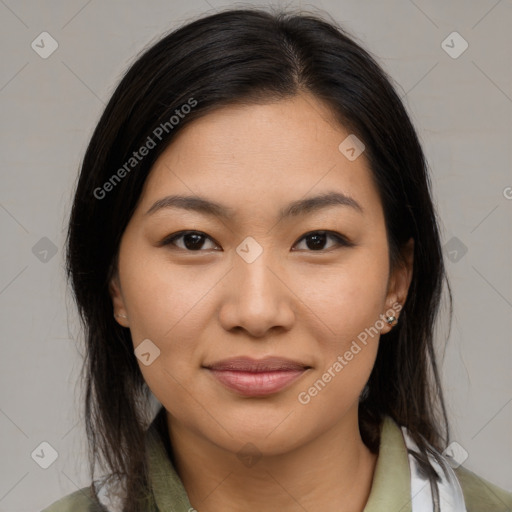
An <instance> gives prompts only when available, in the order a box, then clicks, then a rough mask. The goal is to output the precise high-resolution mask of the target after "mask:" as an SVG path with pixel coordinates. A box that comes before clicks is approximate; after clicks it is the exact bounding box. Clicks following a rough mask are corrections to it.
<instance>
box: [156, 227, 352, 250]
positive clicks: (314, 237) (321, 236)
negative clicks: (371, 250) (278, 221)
mask: <svg viewBox="0 0 512 512" xmlns="http://www.w3.org/2000/svg"><path fill="white" fill-rule="evenodd" d="M329 238H330V239H331V240H334V242H335V243H334V247H352V246H354V245H355V244H354V243H352V242H350V241H348V240H347V239H346V238H345V237H343V236H342V235H340V234H339V233H336V232H330V231H323V230H322V231H311V232H309V233H306V234H305V235H303V236H302V237H301V238H300V239H299V242H301V241H302V240H304V241H305V242H306V247H307V248H308V249H310V250H312V251H314V252H319V251H323V250H326V249H325V247H324V245H325V243H326V240H327V239H329ZM178 240H182V244H181V246H180V244H179V243H177V241H178ZM205 240H209V241H210V242H213V239H212V238H211V237H209V236H208V235H207V234H205V233H202V232H201V231H180V232H179V233H174V234H173V235H170V236H168V237H166V238H165V239H164V240H162V242H160V244H159V245H160V246H166V245H174V246H176V247H178V249H183V250H186V251H189V252H194V251H195V252H199V251H200V250H201V249H204V242H205ZM213 245H214V247H210V248H208V247H207V249H210V250H211V249H214V248H215V247H218V245H217V244H216V243H214V244H213ZM331 248H332V247H331Z"/></svg>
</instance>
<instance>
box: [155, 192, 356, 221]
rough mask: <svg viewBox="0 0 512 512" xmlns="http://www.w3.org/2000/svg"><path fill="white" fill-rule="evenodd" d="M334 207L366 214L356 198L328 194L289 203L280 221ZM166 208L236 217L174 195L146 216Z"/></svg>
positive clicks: (200, 199) (201, 201)
mask: <svg viewBox="0 0 512 512" xmlns="http://www.w3.org/2000/svg"><path fill="white" fill-rule="evenodd" d="M332 206H348V207H350V208H352V209H354V210H356V211H357V212H359V213H361V214H363V213H364V209H363V207H362V206H361V205H360V204H359V203H358V202H357V201H356V200H355V199H354V198H352V197H350V196H348V195H345V194H343V193H341V192H326V193H324V194H321V195H318V196H314V197H309V198H306V199H299V200H297V201H293V202H291V203H289V204H288V205H287V206H285V207H284V208H282V209H281V210H280V211H279V215H278V220H279V221H281V220H283V219H285V218H289V217H298V216H300V215H305V214H307V213H311V212H315V211H318V210H321V209H323V208H329V207H332ZM166 208H180V209H183V210H188V211H195V212H199V213H203V214H206V215H210V216H217V217H221V218H223V219H226V220H227V219H229V218H230V217H234V214H235V210H234V208H230V207H228V206H225V205H222V204H219V203H216V202H214V201H210V200H209V199H205V198H203V197H199V196H183V195H172V196H166V197H162V198H161V199H158V201H156V202H155V203H154V204H153V205H152V206H151V208H149V210H148V211H147V212H146V214H145V215H151V214H153V213H155V212H157V211H159V210H162V209H166Z"/></svg>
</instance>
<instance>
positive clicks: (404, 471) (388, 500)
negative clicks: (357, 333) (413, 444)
mask: <svg viewBox="0 0 512 512" xmlns="http://www.w3.org/2000/svg"><path fill="white" fill-rule="evenodd" d="M155 423H156V418H155V421H153V423H152V424H151V426H150V427H149V429H148V430H147V432H146V443H147V449H148V452H147V453H148V457H149V471H150V479H151V482H152V492H153V496H154V500H155V503H156V506H157V509H155V510H151V511H148V512H190V511H193V510H194V509H193V507H192V506H191V504H190V502H189V500H188V496H187V493H186V491H185V488H184V487H183V484H182V482H181V480H180V478H179V476H178V474H177V473H176V470H175V469H174V467H173V465H172V462H171V460H170V458H169V455H168V451H167V448H166V446H165V445H164V442H163V440H162V437H161V435H160V434H159V433H158V429H157V427H156V424H155ZM454 471H455V474H456V475H457V478H458V480H459V483H460V486H461V488H462V492H463V494H464V500H465V502H466V509H467V512H512V493H510V492H507V491H504V490H503V489H501V488H499V487H497V486H495V485H493V484H492V483H490V482H488V481H487V480H484V479H483V478H481V477H479V476H477V475H476V474H474V473H472V472H471V471H469V470H468V469H465V468H464V467H462V466H459V467H458V468H456V469H455V470H454ZM410 478H411V476H410V469H409V461H408V457H407V448H406V445H405V442H404V438H403V435H402V432H401V430H400V427H399V426H398V425H397V424H396V423H395V422H394V421H393V420H392V419H391V418H389V417H386V418H385V419H384V421H383V422H382V426H381V441H380V447H379V455H378V458H377V464H376V467H375V474H374V477H373V483H372V487H371V491H370V496H369V498H368V502H367V504H366V506H365V508H364V512H411V483H410ZM42 512H108V511H107V509H106V508H105V507H103V506H102V505H100V504H98V503H96V504H95V503H94V502H93V500H92V498H91V490H90V488H89V487H85V488H83V489H80V490H78V491H76V492H74V493H72V494H69V495H68V496H65V497H64V498H62V499H60V500H59V501H57V502H55V503H53V504H52V505H50V506H49V507H48V508H45V509H44V510H43V511H42Z"/></svg>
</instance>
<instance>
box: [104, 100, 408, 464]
mask: <svg viewBox="0 0 512 512" xmlns="http://www.w3.org/2000/svg"><path fill="white" fill-rule="evenodd" d="M349 135H350V133H349V132H347V131H346V130H344V129H343V128H341V127H340V126H338V125H337V124H335V123H334V121H333V120H332V119H331V118H330V116H329V112H328V110H327V108H326V107H325V106H323V105H322V104H321V103H319V102H318V101H317V100H316V99H315V98H314V97H312V96H309V95H300V96H296V97H294V98H293V99H289V100H285V101H279V102H274V103H271V104H266V105H250V106H233V107H228V108H223V109H221V110H218V111H216V112H214V113H211V114H208V115H206V116H205V117H203V118H201V119H198V120H196V121H194V122H193V123H191V124H190V125H188V126H187V127H185V128H184V129H183V130H182V131H181V132H180V133H179V134H178V136H177V137H176V138H175V139H174V141H173V143H172V145H171V146H169V147H168V148H167V149H166V151H165V152H164V153H163V154H162V155H161V156H160V157H159V159H158V160H157V161H156V163H155V165H154V167H153V169H152V170H151V173H150V174H149V176H148V179H147V181H146V183H145V187H144V189H143V192H142V195H141V198H140V202H139V204H138V207H137V209H136V211H135V212H134V214H133V216H132V218H131V220H130V222H129V224H128V226H127V228H126V231H125V232H124V234H123V237H122V240H121V245H120V253H119V266H118V276H116V278H114V279H113V280H112V282H111V294H112V297H113V301H114V309H115V312H116V313H117V314H124V315H126V316H127V319H123V318H118V321H119V322H120V323H122V325H124V326H126V327H129V329H130V331H131V336H132V339H133V344H134V348H137V352H136V354H137V356H138V362H139V366H140V369H141V371H142V374H143V376H144V379H145V381H146V382H147V384H148V386H149V387H150V389H151V390H152V392H153V393H154V395H155V396H156V397H157V398H158V400H159V401H160V402H161V403H162V404H163V405H164V406H165V408H166V409H167V411H168V416H169V419H170V423H171V424H174V425H176V427H177V428H182V429H186V430H187V431H188V432H192V433H193V434H194V435H196V436H198V437H199V438H201V439H202V440H203V441H209V442H211V443H214V444H215V445H217V446H220V447H223V448H225V449H227V450H230V451H232V452H238V451H239V450H240V449H241V448H242V447H243V446H244V445H245V444H246V443H248V442H251V443H253V444H254V445H255V446H256V447H257V448H258V450H259V451H260V452H262V453H267V454H272V453H273V454H278V453H284V452H286V451H287V450H291V449H293V448H294V447H297V446H299V445H301V444H303V443H307V442H308V441H309V440H312V439H314V438H316V437H318V436H320V435H321V434H322V433H325V432H326V431H328V430H329V429H332V428H334V427H335V426H336V425H341V424H343V422H349V423H351V424H354V422H355V424H357V404H358V397H359V395H360V393H361V391H362V389H363V387H364V385H365V383H366V381H367V379H368V378H369V375H370V373H371V370H372V367H373V365H374V361H375V357H376V353H377V348H378V343H379V334H378V331H380V333H381V334H383V333H386V332H388V331H389V330H390V327H389V326H388V324H386V323H385V322H384V316H385V315H389V314H390V313H394V314H395V316H397V317H398V316H399V315H398V313H397V311H398V309H399V306H396V304H397V302H399V303H400V304H403V302H404V300H405V297H406V293H407V289H408V286H409V283H410V275H411V274H410V271H411V268H410V267H408V268H407V269H406V268H405V267H404V268H403V269H401V270H397V271H396V272H394V273H393V274H392V275H390V274H389V271H390V269H389V265H388V244H387V239H386V231H385V225H384V216H383V210H382V205H381V203H380V200H379V196H378V193H377V189H376V188H375V185H374V183H373V181H372V179H371V174H370V170H369V168H368V164H367V161H366V158H365V154H364V152H363V153H362V154H361V155H360V156H359V157H357V158H355V159H354V156H357V149H358V148H357V147H355V150H356V151H351V150H350V147H351V144H350V139H349V140H348V141H346V142H344V144H342V146H341V149H339V146H340V144H341V143H342V142H343V141H345V139H346V138H347V137H348V136H349ZM352 147H353V144H352ZM347 148H348V149H347ZM348 157H350V158H348ZM328 194H332V200H331V201H321V200H316V199H314V198H321V197H322V196H326V195H328ZM334 194H339V196H337V197H338V198H337V199H334ZM342 194H343V195H345V196H348V197H350V198H351V202H349V201H345V204H343V201H342V200H341V199H342ZM177 195H179V196H186V197H190V198H194V199H197V198H201V200H202V201H203V202H201V203H199V202H192V201H190V202H188V203H186V202H185V201H181V203H178V202H176V201H174V203H173V202H172V201H170V200H169V201H168V202H167V206H166V203H165V201H162V200H163V199H164V198H166V197H168V196H177ZM158 202H160V203H158ZM210 203H215V205H218V206H215V207H214V206H208V205H209V204H210ZM155 205H156V206H155ZM158 205H160V207H158ZM187 205H188V206H187ZM357 205H359V206H357ZM183 231H189V232H192V234H190V233H189V234H185V235H184V236H183V234H181V235H180V234H179V233H180V232H183ZM319 231H320V232H323V231H327V233H318V232H319ZM171 235H176V238H175V239H174V241H171V240H170V239H171V238H172V237H171ZM337 237H339V239H338V238H337ZM166 240H167V241H168V242H169V243H168V244H164V241H166ZM344 240H345V242H344ZM393 307H395V309H393ZM148 340H149V341H148ZM383 342H384V341H383ZM141 343H142V345H141ZM243 357H245V358H250V359H252V360H256V362H261V360H263V359H266V358H270V357H272V358H284V359H286V360H288V363H289V364H288V365H287V364H284V363H282V362H279V361H277V363H276V364H277V365H276V366H272V365H267V366H265V365H262V366H257V365H256V366H250V367H246V366H244V364H247V361H245V363H244V361H242V363H244V364H242V365H241V366H236V362H235V363H233V362H232V361H231V362H229V361H228V362H227V363H226V364H225V365H222V364H221V365H220V366H217V367H212V365H214V364H215V363H218V362H221V361H225V360H228V359H231V358H243ZM274 363H275V361H274Z"/></svg>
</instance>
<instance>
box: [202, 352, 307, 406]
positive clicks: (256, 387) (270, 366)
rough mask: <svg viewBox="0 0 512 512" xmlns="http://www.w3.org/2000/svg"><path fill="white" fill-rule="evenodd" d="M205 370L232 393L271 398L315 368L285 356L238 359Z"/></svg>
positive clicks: (212, 365)
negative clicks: (270, 396)
mask: <svg viewBox="0 0 512 512" xmlns="http://www.w3.org/2000/svg"><path fill="white" fill-rule="evenodd" d="M204 368H206V369H207V370H209V371H210V373H211V374H212V376H213V377H215V379H216V380H218V381H219V382H220V383H221V384H223V385H224V386H225V387H226V388H228V389H230V390H231V391H235V392H236V393H238V394H241V395H244V396H267V395H271V394H274V393H277V392H279V391H282V390H283V389H285V388H286V387H288V386H289V385H291V383H292V382H294V381H296V380H297V379H298V378H300V377H301V376H302V375H303V374H304V373H305V372H306V371H307V370H308V369H310V368H311V367H310V366H308V365H306V364H304V363H302V362H299V361H293V360H291V359H287V358H281V357H267V358H264V359H252V358H250V357H234V358H231V359H224V360H222V361H218V362H215V363H213V364H210V365H207V366H204Z"/></svg>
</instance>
